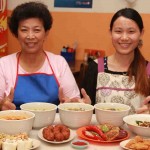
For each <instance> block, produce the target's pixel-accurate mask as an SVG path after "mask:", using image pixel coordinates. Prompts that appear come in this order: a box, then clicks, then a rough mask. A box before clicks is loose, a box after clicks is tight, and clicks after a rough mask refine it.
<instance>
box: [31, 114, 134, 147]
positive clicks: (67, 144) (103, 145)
mask: <svg viewBox="0 0 150 150" xmlns="http://www.w3.org/2000/svg"><path fill="white" fill-rule="evenodd" d="M58 123H61V122H60V119H59V114H56V117H55V121H54V124H58ZM91 123H92V124H97V122H96V118H95V115H93V116H92V122H91ZM124 128H126V127H124ZM126 130H127V128H126ZM38 131H39V129H33V130H32V131H31V133H30V137H31V138H34V139H38V140H39V141H40V142H41V145H40V146H39V147H38V148H37V149H36V150H50V149H51V150H61V149H62V150H75V149H74V148H72V147H71V144H70V143H71V141H70V142H67V143H63V144H51V143H47V142H45V141H42V140H41V139H40V138H39V137H38ZM73 132H74V133H75V134H76V130H73ZM129 134H130V138H131V137H133V134H132V133H131V132H129ZM74 139H80V138H79V137H78V136H77V135H76V136H75V138H74ZM86 150H122V148H121V147H120V145H119V142H117V143H105V144H102V143H93V142H92V143H91V142H90V145H89V147H88V148H87V149H86Z"/></svg>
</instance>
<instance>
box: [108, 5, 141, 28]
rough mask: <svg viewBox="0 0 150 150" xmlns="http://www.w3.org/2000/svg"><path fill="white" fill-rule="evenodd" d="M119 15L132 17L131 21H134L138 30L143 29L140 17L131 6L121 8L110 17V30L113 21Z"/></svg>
mask: <svg viewBox="0 0 150 150" xmlns="http://www.w3.org/2000/svg"><path fill="white" fill-rule="evenodd" d="M121 16H123V17H125V18H128V19H132V20H133V21H135V22H136V24H137V25H138V27H139V29H140V31H142V30H143V28H144V26H143V21H142V17H141V16H140V14H139V13H138V12H137V11H136V10H135V9H132V8H123V9H120V10H119V11H117V12H116V13H115V14H114V16H113V17H112V19H111V22H110V30H112V28H113V24H114V22H115V21H116V20H117V19H118V18H119V17H121Z"/></svg>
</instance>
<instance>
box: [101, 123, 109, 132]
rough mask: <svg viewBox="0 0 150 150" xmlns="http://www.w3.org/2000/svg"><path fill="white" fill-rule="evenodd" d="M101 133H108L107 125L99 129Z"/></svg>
mask: <svg viewBox="0 0 150 150" xmlns="http://www.w3.org/2000/svg"><path fill="white" fill-rule="evenodd" d="M101 129H102V131H103V132H104V133H105V132H108V131H109V128H108V127H107V125H103V126H102V127H101Z"/></svg>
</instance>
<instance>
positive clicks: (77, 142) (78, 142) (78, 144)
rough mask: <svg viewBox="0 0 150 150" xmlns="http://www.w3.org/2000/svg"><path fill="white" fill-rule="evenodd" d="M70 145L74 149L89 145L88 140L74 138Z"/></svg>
mask: <svg viewBox="0 0 150 150" xmlns="http://www.w3.org/2000/svg"><path fill="white" fill-rule="evenodd" d="M71 146H72V147H73V148H75V149H85V148H87V147H88V146H89V142H88V141H85V140H74V141H72V142H71Z"/></svg>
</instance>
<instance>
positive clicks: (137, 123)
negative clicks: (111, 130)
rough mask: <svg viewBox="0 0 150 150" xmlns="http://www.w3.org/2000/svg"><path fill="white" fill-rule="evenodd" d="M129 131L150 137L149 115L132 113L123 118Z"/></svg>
mask: <svg viewBox="0 0 150 150" xmlns="http://www.w3.org/2000/svg"><path fill="white" fill-rule="evenodd" d="M123 120H124V122H125V123H126V124H127V126H128V128H129V129H130V131H131V132H133V133H134V134H136V135H140V136H143V137H150V115H149V114H133V115H128V116H126V117H124V118H123Z"/></svg>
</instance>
